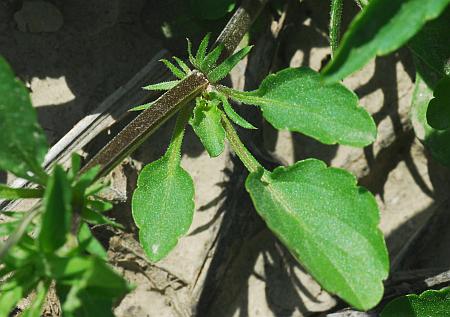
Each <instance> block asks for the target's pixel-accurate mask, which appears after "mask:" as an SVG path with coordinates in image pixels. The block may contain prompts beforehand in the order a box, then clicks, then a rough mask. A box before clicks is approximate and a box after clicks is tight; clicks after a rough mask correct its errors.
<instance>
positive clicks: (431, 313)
mask: <svg viewBox="0 0 450 317" xmlns="http://www.w3.org/2000/svg"><path fill="white" fill-rule="evenodd" d="M443 316H450V288H449V287H447V288H443V289H441V290H439V291H436V290H428V291H425V292H423V293H422V294H420V295H416V294H411V295H406V296H402V297H399V298H396V299H394V300H393V301H391V302H390V303H388V304H387V305H386V306H385V307H384V309H383V311H382V312H381V317H443Z"/></svg>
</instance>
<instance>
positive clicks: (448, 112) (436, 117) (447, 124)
mask: <svg viewBox="0 0 450 317" xmlns="http://www.w3.org/2000/svg"><path fill="white" fill-rule="evenodd" d="M449 43H450V42H449ZM433 96H434V98H433V99H431V101H430V103H429V105H428V109H427V121H428V124H429V125H430V126H431V127H432V128H434V129H437V130H445V129H448V128H450V77H447V76H445V77H444V78H442V79H441V80H440V81H439V83H438V84H437V86H436V88H435V89H434V92H433Z"/></svg>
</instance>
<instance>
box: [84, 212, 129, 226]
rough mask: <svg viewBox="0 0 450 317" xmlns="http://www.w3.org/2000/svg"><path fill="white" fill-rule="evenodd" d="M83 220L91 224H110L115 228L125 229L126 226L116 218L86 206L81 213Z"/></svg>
mask: <svg viewBox="0 0 450 317" xmlns="http://www.w3.org/2000/svg"><path fill="white" fill-rule="evenodd" d="M81 216H82V217H83V220H84V221H86V222H87V223H89V224H91V225H109V226H112V227H115V228H120V229H124V226H123V225H121V224H120V223H117V222H115V221H114V220H112V219H110V218H108V217H106V216H104V215H102V214H100V213H99V212H97V211H95V210H92V209H90V208H84V209H83V212H82V213H81Z"/></svg>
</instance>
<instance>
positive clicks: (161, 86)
mask: <svg viewBox="0 0 450 317" xmlns="http://www.w3.org/2000/svg"><path fill="white" fill-rule="evenodd" d="M179 82H180V81H179V80H172V81H163V82H161V83H157V84H153V85H148V86H145V87H142V89H145V90H169V89H172V88H173V87H175V86H176V85H178V83H179ZM133 109H134V108H133Z"/></svg>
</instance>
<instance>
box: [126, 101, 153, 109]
mask: <svg viewBox="0 0 450 317" xmlns="http://www.w3.org/2000/svg"><path fill="white" fill-rule="evenodd" d="M154 104H155V102H154V101H152V102H149V103H146V104H143V105H140V106H136V107H133V108H131V109H130V110H128V111H142V110H147V109H148V108H150V107H151V106H153V105H154Z"/></svg>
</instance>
